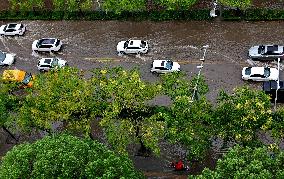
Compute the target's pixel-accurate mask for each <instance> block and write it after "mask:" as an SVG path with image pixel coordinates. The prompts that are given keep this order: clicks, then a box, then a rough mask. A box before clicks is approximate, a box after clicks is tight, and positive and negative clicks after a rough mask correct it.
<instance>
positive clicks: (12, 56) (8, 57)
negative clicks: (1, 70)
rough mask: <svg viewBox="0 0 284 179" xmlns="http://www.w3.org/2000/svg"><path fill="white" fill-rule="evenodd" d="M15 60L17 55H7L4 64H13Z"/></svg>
mask: <svg viewBox="0 0 284 179" xmlns="http://www.w3.org/2000/svg"><path fill="white" fill-rule="evenodd" d="M14 58H15V55H13V54H10V53H6V58H5V60H4V61H3V62H5V63H10V62H13V61H14Z"/></svg>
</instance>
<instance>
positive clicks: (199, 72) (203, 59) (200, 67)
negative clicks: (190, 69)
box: [191, 45, 209, 102]
mask: <svg viewBox="0 0 284 179" xmlns="http://www.w3.org/2000/svg"><path fill="white" fill-rule="evenodd" d="M208 47H209V45H204V46H203V47H202V48H203V50H204V51H203V56H202V58H201V59H200V61H201V64H200V65H199V66H197V68H198V69H199V71H198V75H197V81H196V83H195V86H194V88H193V94H192V96H191V102H193V99H194V96H195V93H196V92H197V86H198V82H199V78H200V74H201V70H202V68H203V63H204V61H205V55H206V52H207V48H208Z"/></svg>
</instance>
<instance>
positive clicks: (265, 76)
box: [242, 67, 279, 81]
mask: <svg viewBox="0 0 284 179" xmlns="http://www.w3.org/2000/svg"><path fill="white" fill-rule="evenodd" d="M278 78H279V72H278V70H277V69H276V68H270V67H244V68H243V70H242V79H243V80H251V81H270V80H278Z"/></svg>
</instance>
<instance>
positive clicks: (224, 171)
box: [189, 146, 284, 179]
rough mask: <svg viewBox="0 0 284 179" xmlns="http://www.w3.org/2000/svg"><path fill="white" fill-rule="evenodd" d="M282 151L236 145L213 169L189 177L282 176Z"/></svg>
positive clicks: (283, 171)
mask: <svg viewBox="0 0 284 179" xmlns="http://www.w3.org/2000/svg"><path fill="white" fill-rule="evenodd" d="M283 162H284V153H283V152H280V153H272V152H271V151H270V150H268V149H267V148H265V147H261V148H250V147H245V148H243V147H240V146H236V147H234V148H233V149H231V150H230V151H229V152H228V153H227V154H226V155H225V156H224V157H223V158H222V159H219V160H218V162H217V166H216V168H215V170H214V171H212V170H209V169H208V168H206V169H204V170H203V172H202V174H201V175H198V176H190V177H189V178H199V179H202V178H204V179H205V178H206V179H208V178H209V179H210V178H212V179H216V178H217V179H218V178H228V179H230V178H265V179H268V178H271V179H272V178H279V179H280V178H283V176H284V167H283V166H284V165H283Z"/></svg>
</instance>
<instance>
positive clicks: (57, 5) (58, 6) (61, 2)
mask: <svg viewBox="0 0 284 179" xmlns="http://www.w3.org/2000/svg"><path fill="white" fill-rule="evenodd" d="M52 5H53V9H54V10H55V11H63V10H65V0H52Z"/></svg>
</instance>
